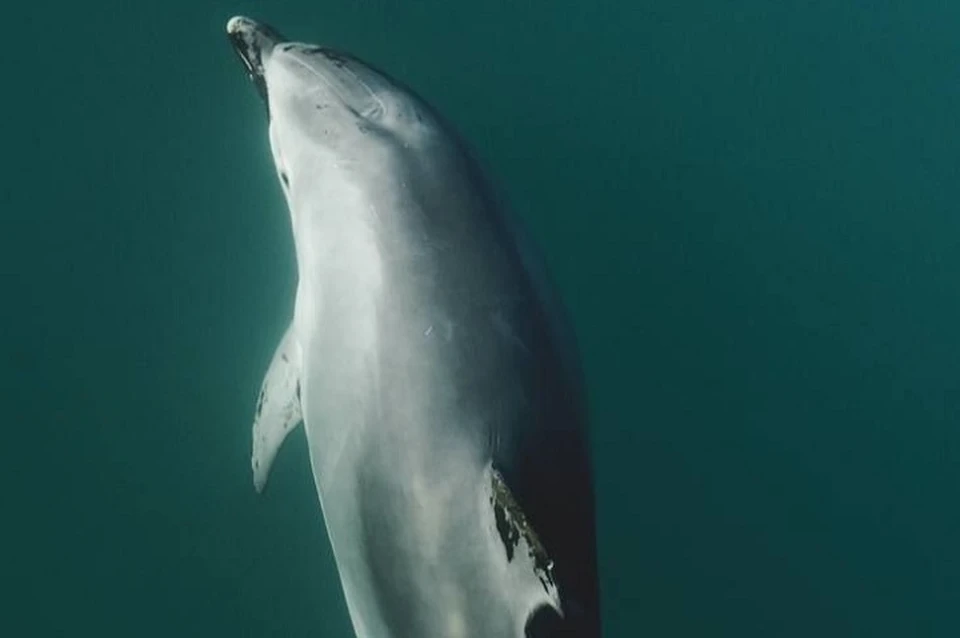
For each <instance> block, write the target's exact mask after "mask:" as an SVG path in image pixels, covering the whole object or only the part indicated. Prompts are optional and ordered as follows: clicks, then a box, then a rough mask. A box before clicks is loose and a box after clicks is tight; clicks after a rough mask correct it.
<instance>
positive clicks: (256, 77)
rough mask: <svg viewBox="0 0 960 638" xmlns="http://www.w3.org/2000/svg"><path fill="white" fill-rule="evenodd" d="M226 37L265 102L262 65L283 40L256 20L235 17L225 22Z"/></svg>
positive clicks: (265, 93) (265, 94)
mask: <svg viewBox="0 0 960 638" xmlns="http://www.w3.org/2000/svg"><path fill="white" fill-rule="evenodd" d="M227 37H229V38H230V43H231V44H232V45H233V50H234V51H236V52H237V55H238V56H240V59H241V60H242V61H243V65H244V66H245V67H246V68H247V73H248V74H249V75H250V79H251V80H253V82H254V84H256V86H257V92H258V93H260V97H262V98H263V101H264V102H266V101H267V84H266V81H265V80H264V78H263V63H264V60H265V59H266V58H267V57H268V56H269V55H270V53H271V51H273V48H274V47H275V46H277V43H279V42H282V41H283V40H284V38H283V36H281V35H280V34H279V33H278V32H277V31H276V30H274V29H272V28H271V27H269V26H267V25H265V24H260V23H259V22H257V21H256V20H251V19H250V18H245V17H243V16H236V17H234V18H230V21H229V22H227Z"/></svg>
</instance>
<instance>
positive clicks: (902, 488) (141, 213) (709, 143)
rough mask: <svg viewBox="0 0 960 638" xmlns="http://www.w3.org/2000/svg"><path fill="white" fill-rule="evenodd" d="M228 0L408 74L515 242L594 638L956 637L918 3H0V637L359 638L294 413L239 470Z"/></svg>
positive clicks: (258, 213) (246, 111) (949, 396)
mask: <svg viewBox="0 0 960 638" xmlns="http://www.w3.org/2000/svg"><path fill="white" fill-rule="evenodd" d="M238 13H240V14H249V15H252V16H255V17H259V18H262V19H263V20H265V21H267V22H269V23H271V24H273V25H274V26H276V27H277V28H278V29H279V30H281V31H282V32H284V33H286V34H287V35H288V36H289V37H291V38H295V39H301V40H307V41H312V42H322V43H325V44H329V45H333V46H336V47H340V48H343V49H346V50H348V51H350V52H352V53H355V54H357V55H359V56H360V57H362V58H364V59H367V60H368V61H370V62H372V63H374V64H376V65H378V66H380V67H383V68H384V69H385V70H387V71H388V72H390V73H392V74H393V75H395V76H397V77H399V78H401V79H402V80H403V81H404V82H406V83H408V84H410V85H412V86H413V87H415V88H416V89H417V90H418V92H419V93H421V94H422V95H424V96H425V97H426V98H427V99H428V100H429V101H431V102H432V103H433V104H434V105H435V106H437V107H438V108H439V109H440V110H441V111H442V112H443V113H444V114H445V115H446V116H447V117H448V118H449V119H450V120H452V121H453V122H454V123H455V124H456V126H457V127H458V128H459V129H460V131H461V132H463V133H464V135H465V136H466V137H467V139H468V140H470V142H471V143H472V145H473V148H474V149H475V151H476V152H477V154H478V155H479V156H480V158H481V159H482V160H483V162H484V163H485V165H486V166H487V167H488V168H489V170H490V172H491V174H492V175H493V177H494V179H495V180H496V182H497V184H498V185H499V186H500V188H501V190H502V191H503V192H504V193H505V194H506V195H507V197H508V198H509V200H510V202H511V203H512V206H513V209H514V212H515V214H517V215H518V216H520V217H521V218H522V219H523V220H524V221H525V222H526V224H527V226H528V227H529V228H530V230H531V233H532V234H533V236H534V238H535V239H536V240H537V241H538V243H539V244H540V247H541V249H542V251H543V252H544V253H545V255H546V258H547V261H548V263H549V266H550V269H551V271H552V274H553V278H554V279H555V280H556V282H557V284H558V286H559V288H560V291H561V293H562V295H563V297H564V299H565V300H566V303H567V305H568V307H569V309H570V313H571V315H572V318H573V321H574V324H575V327H576V330H577V334H578V338H579V342H580V347H581V352H582V357H583V360H584V364H585V369H586V373H587V380H588V385H589V392H590V397H591V406H592V413H593V428H592V432H591V437H592V441H593V458H594V461H595V465H596V488H597V498H598V520H597V524H598V528H599V560H600V569H601V574H602V580H601V588H602V597H603V616H604V621H605V625H604V630H605V631H604V634H605V635H606V636H610V637H614V638H620V637H633V636H663V637H668V636H669V637H687V636H704V637H707V636H710V637H713V636H718V637H720V636H730V637H737V638H744V637H753V636H756V637H773V636H777V637H779V636H784V637H786V636H796V637H808V636H870V637H873V636H898V637H902V636H911V637H912V636H924V637H933V636H935V637H941V636H942V637H955V636H958V635H960V337H958V327H960V210H958V204H960V180H958V178H960V126H958V122H960V120H958V117H960V115H958V114H960V4H957V3H953V2H934V1H932V0H931V1H915V2H881V1H878V2H870V3H866V2H837V1H830V2H827V1H824V2H817V1H806V2H770V1H769V0H767V1H759V0H757V1H742V2H735V1H730V2H719V1H717V0H709V1H708V0H670V1H666V0H616V1H613V0H610V1H602V0H578V1H576V2H574V1H570V0H552V1H550V2H547V1H545V0H524V1H522V2H517V1H513V2H507V1H506V0H492V1H486V2H484V1H480V0H476V1H474V2H462V1H456V2H454V1H452V0H446V1H443V0H430V1H428V0H407V1H400V0H323V1H319V0H318V1H313V2H304V1H296V2H294V1H289V2H282V1H274V2H249V1H238V2H224V1H220V0H218V1H217V2H201V1H199V0H190V1H187V0H168V1H167V2H163V3H133V2H120V1H119V0H102V1H97V2H87V3H66V2H57V3H52V2H42V1H39V0H38V1H35V2H32V3H15V4H12V5H11V6H7V7H5V8H4V11H3V27H2V33H3V41H4V47H3V53H2V56H3V100H2V105H0V115H2V117H0V127H2V128H0V135H2V137H0V139H2V140H3V148H2V151H3V152H2V155H0V157H2V163H3V164H2V168H3V170H2V172H0V186H2V190H0V192H2V196H3V199H2V202H0V216H2V217H0V220H2V226H0V277H2V279H0V281H2V286H3V306H2V313H0V334H2V340H0V348H2V349H0V356H2V363H3V367H2V368H0V372H2V387H3V407H4V412H3V415H4V416H3V424H2V426H3V463H2V467H3V473H4V474H5V475H7V476H6V478H5V480H4V496H3V518H2V523H3V524H2V527H3V534H2V536H3V537H4V538H5V540H4V541H3V555H4V558H3V568H2V569H3V574H4V576H3V578H4V581H5V586H4V589H5V594H4V595H3V597H2V598H3V602H2V604H0V608H2V609H3V616H4V626H5V627H6V628H7V629H6V630H5V632H4V633H6V631H7V630H9V631H10V633H9V634H8V635H11V636H14V635H15V636H61V635H74V636H81V635H90V634H95V635H99V636H171V635H175V636H201V635H203V636H329V637H349V636H351V635H352V634H351V632H350V628H349V621H348V618H347V614H346V607H345V604H344V602H343V599H342V594H341V592H340V585H339V580H338V577H337V574H336V571H335V566H334V563H333V560H332V557H331V554H330V550H329V545H328V542H327V540H326V535H325V531H324V529H323V526H322V518H321V515H320V511H319V507H318V503H317V500H316V496H315V493H314V487H313V484H312V480H311V476H310V470H309V465H308V459H307V452H306V447H305V445H304V440H303V434H302V431H298V432H297V433H296V434H295V436H294V437H293V438H292V442H288V444H287V445H286V446H285V447H284V449H283V450H282V451H281V453H280V456H279V458H278V460H277V464H276V469H275V472H274V474H273V476H272V478H271V481H270V485H269V487H268V490H267V493H266V494H265V495H263V496H261V497H258V496H257V495H256V494H255V493H254V490H253V486H252V478H251V472H250V468H249V445H250V425H251V419H252V414H253V407H254V402H255V399H256V395H257V392H258V389H259V385H260V381H261V379H262V377H263V374H264V372H265V371H266V367H267V364H268V362H269V359H270V356H271V355H272V352H273V349H274V347H275V345H276V343H277V342H278V340H279V338H280V336H281V335H282V333H283V331H284V329H285V327H286V325H287V322H288V320H289V317H290V313H291V311H292V306H293V291H294V285H295V279H294V277H295V271H294V261H293V250H292V241H291V237H290V231H289V222H288V218H287V213H286V209H285V206H284V203H283V199H282V194H281V190H280V188H279V186H278V184H277V183H276V178H275V174H274V171H273V167H272V164H271V161H270V155H269V150H268V143H267V135H266V123H265V117H264V109H263V106H262V105H261V103H260V101H259V100H258V98H257V95H256V93H255V91H254V90H253V87H252V86H251V84H250V83H249V81H248V80H247V79H246V77H245V75H244V73H243V70H242V68H241V66H240V64H239V62H238V61H237V60H236V59H235V56H234V54H233V52H232V51H231V49H230V47H229V45H228V43H227V39H226V37H225V33H224V28H225V23H226V20H227V19H228V18H229V17H230V16H232V15H234V14H238ZM331 372H332V373H335V371H331Z"/></svg>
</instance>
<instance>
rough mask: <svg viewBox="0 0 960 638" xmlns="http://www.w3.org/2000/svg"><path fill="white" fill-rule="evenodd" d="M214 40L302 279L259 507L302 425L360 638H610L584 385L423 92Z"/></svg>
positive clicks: (535, 279)
mask: <svg viewBox="0 0 960 638" xmlns="http://www.w3.org/2000/svg"><path fill="white" fill-rule="evenodd" d="M227 33H228V36H229V39H230V40H231V43H232V45H233V48H234V50H235V51H236V53H237V54H238V55H239V57H240V59H241V61H242V62H243V64H244V66H245V68H246V71H247V73H248V75H249V77H250V78H251V79H252V80H253V83H254V84H255V86H256V88H257V90H258V92H259V94H260V96H261V97H262V98H263V100H264V102H265V104H266V106H267V114H268V122H269V124H268V133H269V141H270V149H271V153H272V156H273V162H274V165H275V167H276V172H277V176H278V178H279V182H280V185H281V188H282V190H283V193H284V196H285V199H286V202H287V205H288V208H289V214H290V220H291V225H292V230H293V237H294V245H295V251H296V260H297V273H298V284H297V290H296V299H295V306H294V312H293V317H292V320H291V323H290V325H289V328H288V329H287V331H286V333H285V335H284V337H283V339H282V340H281V342H280V344H279V346H278V347H277V349H276V352H275V354H274V357H273V360H272V362H271V363H270V366H269V368H268V371H267V374H266V377H265V378H264V381H263V385H262V387H261V391H260V399H259V401H258V406H257V411H256V417H255V420H254V427H253V456H252V465H253V474H254V484H255V486H256V489H257V490H258V491H259V490H262V489H263V487H264V485H265V484H266V481H267V477H268V475H269V471H270V466H271V464H272V462H273V461H274V458H275V457H276V454H277V451H278V449H279V448H280V446H281V445H282V443H283V441H284V439H285V438H286V437H287V435H288V434H289V433H290V432H291V431H293V430H294V428H295V427H296V426H297V425H298V424H299V423H301V422H302V423H303V425H304V429H305V431H306V439H307V442H308V446H309V453H310V463H311V468H312V471H313V476H314V480H315V486H316V489H317V493H318V496H319V501H320V507H321V510H322V513H323V518H324V522H325V525H326V531H327V535H328V537H329V540H330V543H331V547H332V550H333V554H334V557H335V561H336V565H337V570H338V572H339V576H340V581H341V585H342V588H343V592H344V597H345V600H346V603H347V608H348V611H349V614H350V618H351V622H352V623H353V627H354V631H355V633H356V635H357V636H358V637H360V638H366V637H374V638H427V637H429V638H441V637H442V638H460V637H463V638H466V637H471V638H509V637H527V638H547V637H557V636H570V637H572V636H576V637H578V638H585V637H597V636H599V635H600V605H599V591H598V583H597V561H596V539H595V522H594V492H593V479H592V470H591V463H590V459H589V456H590V455H589V444H588V430H587V421H588V419H587V412H588V411H587V401H586V396H585V390H584V383H583V378H582V377H583V375H582V373H581V368H580V363H579V360H578V354H577V348H576V345H575V342H574V338H573V334H572V331H571V329H570V326H569V323H568V320H567V318H566V314H565V312H564V310H563V307H562V304H561V303H560V301H559V300H558V299H557V295H556V293H555V290H554V288H553V287H552V286H551V284H550V282H549V278H548V277H547V275H546V273H545V270H544V268H543V266H542V261H541V258H540V257H539V255H538V253H537V252H536V251H535V250H534V248H533V247H532V246H531V245H530V243H529V242H528V241H527V240H526V239H525V236H524V235H523V232H522V229H521V228H520V226H519V224H518V223H517V220H516V219H514V218H513V217H511V216H509V215H508V214H507V212H506V210H505V208H504V206H503V205H502V203H501V202H500V200H499V198H498V197H497V196H496V195H495V194H494V191H493V189H492V188H491V187H490V185H489V182H488V181H487V179H486V178H485V177H484V174H483V172H482V171H481V170H480V168H479V167H478V163H477V162H476V161H475V160H474V159H473V158H472V156H471V154H470V153H469V152H468V150H467V149H466V147H465V145H464V143H463V142H462V141H461V139H460V138H459V136H458V135H457V134H456V133H455V132H454V130H453V129H452V127H451V126H450V125H448V124H447V123H446V121H445V120H444V119H443V118H442V117H441V116H440V115H439V114H438V113H437V112H436V111H435V110H434V109H433V108H431V107H430V106H429V105H428V104H427V103H426V102H425V101H424V100H423V99H421V98H420V97H418V96H417V95H416V94H415V93H414V92H413V91H412V90H410V89H409V88H407V87H405V86H404V85H403V84H401V83H400V82H398V81H397V80H394V79H392V78H390V77H389V76H388V75H387V74H386V73H384V72H382V71H379V70H377V69H375V68H374V67H372V66H370V65H369V64H366V63H364V62H362V61H360V60H359V59H357V58H356V57H354V56H352V55H349V54H347V53H344V52H342V51H338V50H335V49H332V48H329V47H326V46H316V45H312V44H307V43H301V42H296V41H289V40H287V39H286V38H284V37H283V36H281V35H280V34H279V33H278V32H277V31H275V30H274V29H272V28H270V27H268V26H266V25H264V24H260V23H258V22H256V21H254V20H252V19H249V18H245V17H235V18H232V19H231V20H230V21H229V23H228V25H227Z"/></svg>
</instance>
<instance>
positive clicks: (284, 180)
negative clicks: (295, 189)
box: [280, 171, 290, 188]
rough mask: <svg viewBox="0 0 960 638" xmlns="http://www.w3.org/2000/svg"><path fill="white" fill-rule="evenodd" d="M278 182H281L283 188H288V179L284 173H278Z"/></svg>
mask: <svg viewBox="0 0 960 638" xmlns="http://www.w3.org/2000/svg"><path fill="white" fill-rule="evenodd" d="M280 181H281V182H283V186H284V188H290V178H289V177H287V173H286V171H280Z"/></svg>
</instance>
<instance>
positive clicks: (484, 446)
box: [301, 283, 550, 638]
mask: <svg viewBox="0 0 960 638" xmlns="http://www.w3.org/2000/svg"><path fill="white" fill-rule="evenodd" d="M338 285H340V284H339V283H331V284H330V286H331V288H328V289H327V290H326V291H325V293H324V294H323V299H324V301H323V302H322V303H320V304H318V308H319V307H322V310H317V311H316V316H315V318H314V325H315V326H316V328H315V330H312V331H304V332H303V333H301V334H302V335H303V336H302V337H301V338H302V339H303V344H302V345H303V347H304V353H305V355H304V369H303V371H302V377H301V384H302V397H301V400H302V402H303V413H304V423H305V429H306V432H307V437H308V441H309V445H310V457H311V462H312V464H313V470H314V476H315V480H316V486H317V490H318V494H319V497H320V500H321V503H322V505H323V511H324V517H325V521H326V526H327V531H328V534H329V537H330V541H331V544H332V547H333V551H334V555H335V557H336V561H337V567H338V570H339V572H340V577H341V580H342V584H343V588H344V592H345V596H346V599H347V604H348V608H349V610H350V613H351V617H352V619H353V622H354V626H355V628H356V630H357V632H358V635H360V636H365V635H366V636H376V637H378V638H380V637H384V638H386V637H391V636H395V637H405V636H445V637H450V638H456V637H457V636H464V637H466V636H470V637H476V638H485V637H488V636H489V637H490V638H494V637H496V638H503V637H508V636H518V637H520V636H523V624H524V622H525V620H526V617H527V615H528V614H529V611H530V609H531V608H533V607H535V606H536V605H537V604H548V603H549V602H550V599H549V596H548V593H549V592H547V591H546V589H545V588H544V587H543V585H542V584H541V583H540V581H538V580H537V579H536V577H535V575H534V574H533V573H532V572H530V573H526V572H524V571H523V570H522V569H518V567H517V563H516V562H515V561H511V560H508V556H507V553H506V552H505V547H504V544H503V540H502V538H501V536H500V533H499V532H498V529H497V520H496V516H495V514H494V507H493V500H492V498H493V494H492V491H491V471H492V469H491V447H490V441H491V438H492V434H491V426H492V423H491V422H490V415H491V414H494V413H496V411H490V410H489V406H487V405H484V404H483V403H482V402H479V401H477V397H476V396H475V394H476V393H474V392H471V391H470V390H471V389H472V388H473V386H475V385H477V384H478V379H476V378H475V377H474V375H476V374H477V368H476V367H475V366H472V365H470V362H469V361H467V362H464V361H462V358H463V356H462V352H461V349H460V344H459V342H458V339H466V340H468V341H469V340H470V339H477V338H479V339H480V340H481V341H482V340H484V339H487V338H490V337H489V335H494V334H496V330H495V325H494V323H493V322H492V321H488V320H487V319H486V318H485V319H483V320H482V321H481V322H480V323H479V324H477V323H473V322H466V321H465V320H464V317H463V315H462V311H461V310H458V309H454V308H446V307H443V306H442V305H423V306H419V307H418V308H417V309H416V310H413V309H408V311H407V312H405V313H403V314H402V315H398V314H396V313H393V312H384V311H383V306H384V304H387V303H388V302H389V301H390V298H391V297H390V295H389V294H385V295H383V296H381V297H378V298H376V299H370V300H368V302H363V301H362V300H358V297H357V296H355V295H356V294H357V289H356V288H354V289H353V290H352V291H350V292H351V293H352V295H354V296H350V297H347V296H345V295H346V293H347V291H346V290H342V291H338V290H336V286H338ZM405 297H407V298H418V294H417V293H416V292H415V291H411V290H409V289H408V290H407V291H406V292H405ZM419 298H423V296H422V295H420V296H419ZM365 312H370V313H373V314H372V315H364V314H363V313H365ZM448 324H455V325H448ZM488 324H489V326H488ZM478 335H479V336H478ZM487 346H488V348H494V347H495V346H494V345H493V344H487ZM488 354H489V353H488ZM501 372H502V375H501V378H500V379H498V383H503V384H504V386H506V385H509V384H510V383H511V380H510V379H509V378H508V377H509V373H510V371H509V369H508V368H505V369H504V370H502V371H501ZM517 383H519V381H517ZM509 397H510V395H504V396H503V399H504V400H508V399H509ZM502 409H503V408H502V406H500V407H499V408H498V410H499V411H502ZM505 579H512V581H510V582H512V586H511V587H506V588H505V587H504V584H505V582H508V581H507V580H505Z"/></svg>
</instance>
